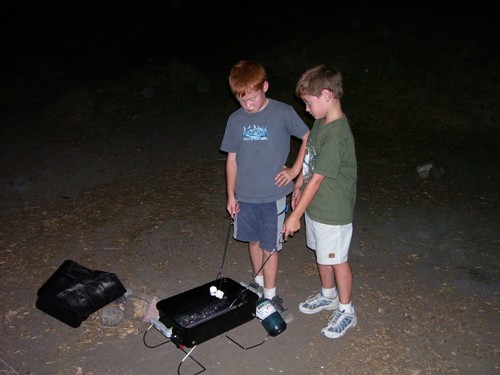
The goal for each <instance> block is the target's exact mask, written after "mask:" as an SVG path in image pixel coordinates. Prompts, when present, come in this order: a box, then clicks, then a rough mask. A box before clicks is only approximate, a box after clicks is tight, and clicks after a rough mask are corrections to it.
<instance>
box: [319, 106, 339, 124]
mask: <svg viewBox="0 0 500 375" xmlns="http://www.w3.org/2000/svg"><path fill="white" fill-rule="evenodd" d="M342 117H344V112H343V111H342V108H341V107H340V106H338V107H335V108H332V109H331V110H329V111H328V113H327V114H326V116H325V118H324V119H323V124H329V123H330V122H333V121H335V120H338V119H340V118H342Z"/></svg>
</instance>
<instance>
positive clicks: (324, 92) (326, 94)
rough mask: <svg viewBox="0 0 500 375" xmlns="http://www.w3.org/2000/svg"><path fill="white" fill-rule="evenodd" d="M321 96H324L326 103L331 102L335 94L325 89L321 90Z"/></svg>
mask: <svg viewBox="0 0 500 375" xmlns="http://www.w3.org/2000/svg"><path fill="white" fill-rule="evenodd" d="M321 96H323V97H324V98H325V100H326V101H329V100H331V99H332V98H333V92H331V91H330V90H327V89H323V90H321Z"/></svg>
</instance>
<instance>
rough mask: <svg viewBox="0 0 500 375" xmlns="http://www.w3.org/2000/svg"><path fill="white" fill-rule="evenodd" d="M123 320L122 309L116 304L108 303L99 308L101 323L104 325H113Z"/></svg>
mask: <svg viewBox="0 0 500 375" xmlns="http://www.w3.org/2000/svg"><path fill="white" fill-rule="evenodd" d="M124 320H125V316H124V314H123V311H122V310H121V309H120V308H119V307H118V306H113V305H108V306H104V307H103V308H102V309H101V324H102V325H103V326H105V327H114V326H117V325H119V324H120V323H122V322H123V321H124Z"/></svg>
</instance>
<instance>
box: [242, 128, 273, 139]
mask: <svg viewBox="0 0 500 375" xmlns="http://www.w3.org/2000/svg"><path fill="white" fill-rule="evenodd" d="M241 136H242V137H243V140H244V141H267V128H263V127H261V126H257V125H250V126H249V127H248V128H247V127H245V126H244V127H243V132H242V133H241Z"/></svg>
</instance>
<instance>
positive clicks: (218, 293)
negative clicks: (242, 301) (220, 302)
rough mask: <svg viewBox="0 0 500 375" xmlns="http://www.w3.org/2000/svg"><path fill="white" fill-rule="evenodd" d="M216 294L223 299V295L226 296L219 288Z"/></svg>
mask: <svg viewBox="0 0 500 375" xmlns="http://www.w3.org/2000/svg"><path fill="white" fill-rule="evenodd" d="M215 296H216V297H217V298H218V299H222V297H224V292H223V291H222V290H218V291H217V292H216V293H215Z"/></svg>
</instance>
